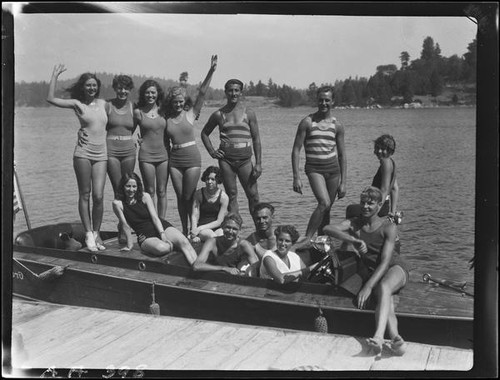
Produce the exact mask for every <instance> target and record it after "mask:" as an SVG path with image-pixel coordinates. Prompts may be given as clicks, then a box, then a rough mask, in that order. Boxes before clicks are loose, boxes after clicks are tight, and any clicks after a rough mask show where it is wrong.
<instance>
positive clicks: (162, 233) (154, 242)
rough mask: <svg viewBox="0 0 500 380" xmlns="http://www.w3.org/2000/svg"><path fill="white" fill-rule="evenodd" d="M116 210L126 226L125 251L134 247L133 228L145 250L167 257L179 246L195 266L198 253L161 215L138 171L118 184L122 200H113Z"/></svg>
mask: <svg viewBox="0 0 500 380" xmlns="http://www.w3.org/2000/svg"><path fill="white" fill-rule="evenodd" d="M113 211H114V213H115V214H116V216H117V217H118V219H119V220H120V223H122V225H123V229H124V231H125V234H126V236H127V239H126V241H127V243H126V246H125V247H124V248H122V249H121V250H124V251H129V250H131V249H132V247H133V241H132V234H131V231H132V230H134V231H135V233H136V234H137V243H138V244H139V247H140V249H141V251H142V252H144V253H146V254H149V255H153V256H163V255H166V254H167V253H170V252H172V251H173V250H174V248H175V249H178V250H180V251H181V252H182V253H183V254H184V256H185V257H186V260H187V261H188V263H189V264H190V265H191V264H193V262H194V260H195V259H196V252H195V250H194V248H193V247H192V246H191V244H190V243H189V241H188V240H187V238H186V237H185V236H184V235H183V234H182V233H181V232H180V231H179V230H177V229H176V228H174V227H173V226H172V225H171V224H170V223H169V222H167V221H166V220H164V219H162V218H159V217H158V214H157V213H156V210H155V207H154V204H153V200H152V199H151V196H150V195H149V194H148V193H146V192H144V190H143V187H142V182H141V179H140V178H139V176H138V175H137V174H136V173H130V174H125V175H124V176H123V178H122V179H121V181H120V184H119V187H118V199H115V200H114V201H113Z"/></svg>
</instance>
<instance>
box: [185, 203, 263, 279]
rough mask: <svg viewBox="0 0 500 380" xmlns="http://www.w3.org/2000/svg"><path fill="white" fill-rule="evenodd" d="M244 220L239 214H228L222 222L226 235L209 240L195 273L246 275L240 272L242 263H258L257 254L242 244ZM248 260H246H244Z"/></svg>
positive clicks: (195, 265)
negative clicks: (221, 272)
mask: <svg viewBox="0 0 500 380" xmlns="http://www.w3.org/2000/svg"><path fill="white" fill-rule="evenodd" d="M241 224H242V220H241V217H240V216H239V215H238V214H232V213H231V214H228V215H226V217H225V218H224V221H223V222H222V230H223V231H224V234H223V235H222V236H217V237H213V238H209V239H208V240H207V241H206V242H205V244H203V247H202V248H201V251H200V254H199V255H198V257H197V258H196V260H195V262H194V264H193V269H194V270H195V271H205V272H209V271H224V272H227V273H230V274H244V272H243V271H240V268H241V264H242V262H248V261H250V262H252V263H253V262H256V261H258V259H257V257H256V256H255V254H254V253H253V252H251V251H249V250H247V249H245V248H244V247H243V246H242V245H241V244H240V243H241V239H240V235H239V234H240V230H241ZM242 259H246V260H242Z"/></svg>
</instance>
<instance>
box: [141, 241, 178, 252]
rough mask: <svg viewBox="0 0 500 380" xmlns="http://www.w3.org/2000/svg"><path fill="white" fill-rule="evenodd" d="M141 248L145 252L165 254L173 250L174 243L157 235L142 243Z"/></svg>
mask: <svg viewBox="0 0 500 380" xmlns="http://www.w3.org/2000/svg"><path fill="white" fill-rule="evenodd" d="M141 250H142V251H143V252H145V253H148V254H150V255H154V256H164V255H166V254H167V253H170V252H172V250H173V245H172V244H171V243H169V242H164V241H163V240H161V239H159V238H157V237H151V238H147V239H146V240H144V242H143V243H142V244H141Z"/></svg>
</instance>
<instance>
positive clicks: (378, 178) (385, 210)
mask: <svg viewBox="0 0 500 380" xmlns="http://www.w3.org/2000/svg"><path fill="white" fill-rule="evenodd" d="M391 161H392V167H393V170H392V175H391V184H390V185H389V192H390V190H391V189H392V187H393V186H394V181H395V178H396V163H395V162H394V160H393V159H392V158H391ZM372 186H374V187H376V188H377V189H380V188H381V187H382V168H381V167H379V168H378V170H377V172H376V173H375V176H374V177H373V181H372ZM389 199H390V198H389ZM389 199H386V200H385V201H384V204H383V205H382V207H381V208H380V211H379V213H378V216H380V217H382V216H387V215H389V203H390V201H389Z"/></svg>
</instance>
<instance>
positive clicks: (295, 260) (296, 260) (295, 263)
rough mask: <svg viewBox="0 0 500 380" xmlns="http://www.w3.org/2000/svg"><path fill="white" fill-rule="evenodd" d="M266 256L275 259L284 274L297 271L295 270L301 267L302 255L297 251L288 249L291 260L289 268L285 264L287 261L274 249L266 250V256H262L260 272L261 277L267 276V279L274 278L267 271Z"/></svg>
mask: <svg viewBox="0 0 500 380" xmlns="http://www.w3.org/2000/svg"><path fill="white" fill-rule="evenodd" d="M266 257H270V258H271V259H273V260H274V262H275V263H276V267H277V268H278V270H279V271H280V272H281V273H283V274H285V273H290V272H295V271H297V270H300V269H301V266H300V257H299V255H297V254H296V253H295V252H292V251H288V253H287V257H288V260H289V261H290V268H289V267H288V266H287V265H286V264H285V262H284V261H283V260H282V259H281V258H280V257H279V256H278V255H277V254H276V253H275V252H274V251H266V253H264V256H263V257H262V261H261V263H260V271H259V273H260V277H261V278H267V279H271V280H272V279H273V277H272V276H271V274H270V273H269V272H268V271H267V268H266V266H265V265H264V259H265V258H266ZM297 280H298V279H296V280H295V281H297Z"/></svg>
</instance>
